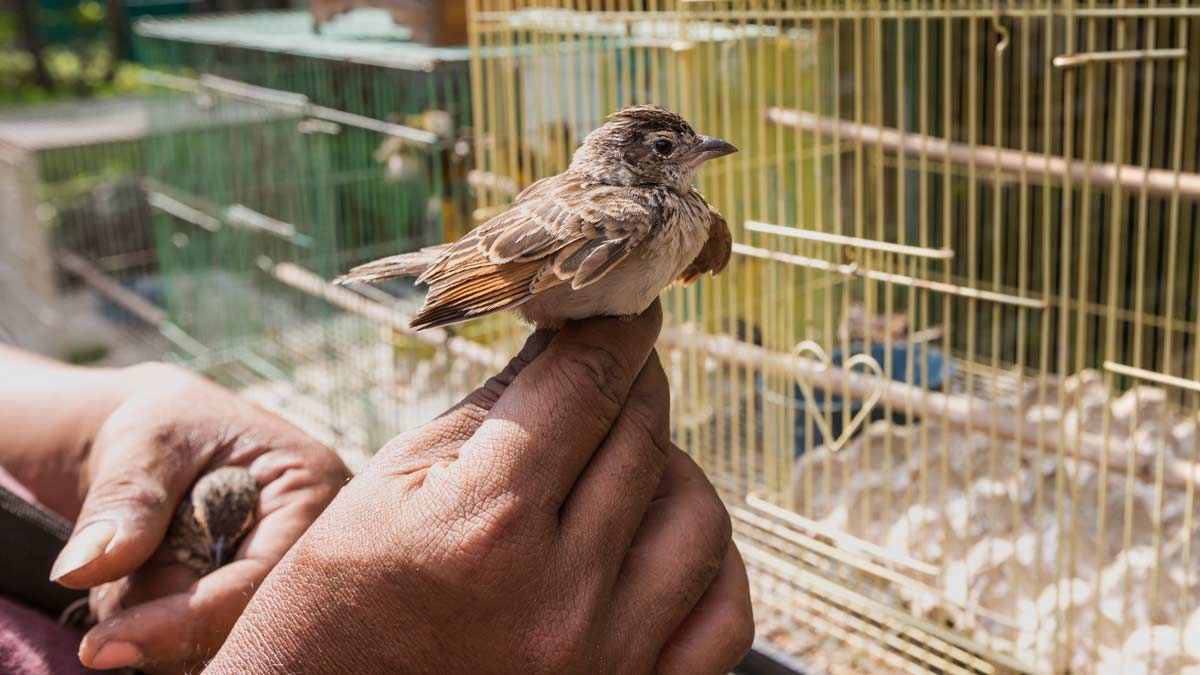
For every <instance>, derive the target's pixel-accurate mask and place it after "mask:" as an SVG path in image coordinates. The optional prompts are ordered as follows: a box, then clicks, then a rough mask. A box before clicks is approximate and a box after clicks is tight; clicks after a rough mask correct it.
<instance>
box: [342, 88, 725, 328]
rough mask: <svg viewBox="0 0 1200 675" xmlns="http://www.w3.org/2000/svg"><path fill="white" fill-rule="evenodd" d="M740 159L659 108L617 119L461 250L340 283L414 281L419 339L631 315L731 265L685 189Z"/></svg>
mask: <svg viewBox="0 0 1200 675" xmlns="http://www.w3.org/2000/svg"><path fill="white" fill-rule="evenodd" d="M736 151H737V148H735V147H733V145H731V144H729V143H727V142H725V141H723V140H720V139H716V138H710V137H708V136H702V135H700V134H697V133H696V132H695V131H694V130H693V129H692V127H691V125H690V124H688V123H687V121H686V120H684V119H683V118H682V117H680V116H679V115H677V114H675V113H673V112H671V111H669V110H667V109H665V108H661V107H659V106H654V105H638V106H633V107H630V108H625V109H623V110H620V111H618V112H616V113H614V114H613V115H612V116H611V117H610V118H609V121H608V123H606V124H605V125H603V126H601V127H600V128H598V129H596V130H595V131H593V132H592V133H590V134H589V135H588V137H587V138H586V139H585V140H584V142H583V145H581V146H580V147H579V149H578V150H576V151H575V156H574V158H573V159H572V161H571V165H570V167H568V169H567V170H566V171H564V172H563V173H561V174H559V175H557V176H551V177H549V178H545V179H542V180H540V181H538V182H536V183H534V184H533V185H530V186H529V187H527V188H526V189H525V190H524V191H522V192H521V194H519V195H517V198H516V200H515V201H514V202H513V204H512V205H511V206H510V207H509V208H508V210H506V211H504V212H503V213H501V214H499V215H497V216H495V217H494V218H492V219H491V220H489V221H487V222H486V223H484V224H483V225H480V226H479V227H477V228H475V229H474V230H472V231H471V232H469V233H467V234H466V235H465V236H464V237H463V238H462V239H459V240H458V241H456V242H453V243H449V244H442V245H440V246H433V247H429V248H425V249H422V250H420V251H416V252H413V253H405V254H401V255H396V256H390V257H387V258H382V259H380V260H376V261H374V262H370V263H367V264H365V265H361V266H359V267H356V268H354V269H352V270H351V271H350V272H349V273H348V274H346V275H344V276H342V277H340V278H338V279H337V282H338V283H342V284H345V283H352V282H364V283H373V282H378V281H384V280H386V279H394V278H397V277H407V276H416V277H417V282H418V283H424V284H427V285H428V286H429V292H428V294H427V295H426V298H425V304H424V305H423V306H422V307H421V309H420V311H419V312H418V313H417V315H416V316H415V317H414V318H413V320H412V327H413V328H417V329H421V328H431V327H435V326H446V325H450V324H455V323H459V322H462V321H467V320H470V319H473V318H475V317H479V316H483V315H485V314H491V313H492V312H498V311H501V310H506V309H517V310H518V311H519V312H520V314H521V316H522V317H524V318H525V319H526V320H527V321H529V322H531V323H533V324H535V325H537V326H539V327H541V328H551V329H553V328H557V327H559V326H561V325H562V323H563V322H564V321H567V320H571V319H583V318H587V317H591V316H632V315H636V314H639V313H641V312H642V311H644V310H645V309H646V308H647V307H649V306H650V304H651V303H652V302H653V301H654V299H655V298H656V297H658V294H659V293H661V292H662V290H663V289H664V288H666V287H667V286H669V285H671V284H672V283H676V282H679V283H685V284H686V283H691V282H693V281H695V280H696V279H697V278H699V277H700V276H701V275H703V274H704V273H705V272H709V273H712V274H717V273H718V272H720V271H721V270H722V269H724V268H725V265H726V264H727V263H728V262H729V256H730V251H731V249H732V237H731V236H730V232H729V226H728V225H727V224H726V223H725V219H724V218H723V217H722V216H721V214H720V213H718V212H717V211H716V209H714V208H713V207H711V206H710V205H709V204H708V202H706V201H705V200H704V197H703V196H701V194H700V193H699V192H698V191H697V190H696V189H695V188H694V187H693V186H692V181H693V179H694V178H695V176H696V172H697V171H698V170H699V169H700V166H701V165H702V164H703V163H704V162H706V161H708V160H710V159H714V158H717V157H723V156H725V155H728V154H731V153H733V152H736Z"/></svg>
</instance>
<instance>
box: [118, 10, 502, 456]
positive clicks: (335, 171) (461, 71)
mask: <svg viewBox="0 0 1200 675" xmlns="http://www.w3.org/2000/svg"><path fill="white" fill-rule="evenodd" d="M364 16H365V18H366V19H367V20H366V21H364V20H363V18H364ZM378 18H379V17H377V16H375V13H373V12H369V11H368V12H355V13H352V14H350V15H347V16H345V17H340V18H339V19H337V20H336V21H334V22H333V23H332V24H329V25H326V26H324V27H323V29H322V31H321V34H320V35H314V34H313V33H312V28H311V24H310V19H309V18H308V16H307V14H305V13H302V12H269V13H258V14H249V15H219V16H212V17H201V18H189V19H180V20H169V21H147V22H142V23H139V25H138V26H137V33H138V48H139V53H140V54H142V56H143V59H144V60H145V61H146V62H148V63H149V64H151V65H152V66H153V67H154V70H153V71H152V72H150V73H149V74H147V75H146V78H145V79H146V81H147V83H148V84H149V85H150V86H151V87H152V91H151V92H150V93H149V94H147V96H146V100H147V103H146V108H147V118H148V126H149V129H150V134H149V139H148V141H147V143H146V152H145V163H146V180H145V190H146V201H147V203H148V204H149V207H150V209H151V211H152V213H153V214H154V215H153V217H154V224H155V227H154V231H155V244H156V251H157V263H158V265H159V267H160V269H161V279H162V281H161V286H162V288H161V296H162V305H163V309H164V311H165V317H166V324H167V325H169V326H170V330H171V331H173V332H175V333H178V334H180V335H183V336H186V340H187V341H188V344H189V345H190V346H192V347H194V349H192V350H191V353H189V354H186V355H185V358H186V360H187V362H188V363H189V364H190V365H192V366H193V367H195V368H197V369H199V370H202V371H204V372H206V373H208V374H209V375H211V376H213V377H214V378H216V379H218V380H220V381H222V382H225V383H226V384H230V385H232V386H234V387H236V388H238V389H239V390H241V391H243V392H244V393H245V394H246V395H248V396H250V397H251V398H253V399H255V400H259V401H260V402H263V403H266V404H268V405H269V406H271V407H273V408H275V409H276V410H278V411H280V412H282V413H283V414H284V415H286V416H287V417H289V418H290V419H292V420H294V421H296V422H297V423H299V424H301V425H302V426H304V427H305V428H306V429H308V430H309V431H310V432H312V433H314V434H315V435H317V436H318V437H319V438H321V439H323V440H325V441H327V442H328V443H329V444H330V445H332V446H334V447H336V448H338V449H339V450H340V451H342V453H343V456H346V457H348V458H350V460H351V461H352V462H354V461H356V460H361V459H362V458H364V457H366V456H367V455H368V454H369V452H371V451H373V450H375V449H377V448H379V447H380V446H381V445H382V444H383V443H385V442H386V441H387V440H388V439H390V438H391V437H392V436H394V435H395V434H397V433H399V432H400V431H402V430H404V429H406V428H410V427H412V426H415V425H416V424H418V423H420V422H423V421H426V420H428V419H430V418H431V417H433V416H434V415H435V414H436V413H438V412H441V411H442V410H444V409H445V408H446V407H448V406H450V405H451V404H453V403H454V402H456V401H457V400H458V399H459V398H461V397H462V396H463V395H465V393H466V392H467V391H469V390H470V389H471V388H472V387H474V386H475V385H476V384H478V382H479V381H481V380H482V379H483V378H484V377H486V375H487V374H491V373H492V372H494V371H495V370H496V369H498V368H499V367H501V366H502V365H503V358H502V356H501V355H502V354H506V353H508V352H510V351H513V350H514V349H515V346H513V345H512V344H510V343H511V342H512V341H513V340H515V339H516V333H515V331H514V329H513V325H514V324H513V322H512V321H511V320H505V319H498V320H495V321H491V322H486V323H483V324H480V325H475V326H471V327H468V328H466V329H464V330H463V331H461V332H460V333H461V334H453V335H452V334H448V333H447V332H446V331H440V332H438V331H435V332H433V333H420V334H415V335H414V334H413V333H412V331H411V330H410V329H409V328H408V326H407V319H406V316H411V314H412V313H413V311H414V310H415V308H416V304H414V303H416V302H417V300H419V298H417V297H415V294H414V293H413V291H412V288H411V286H410V285H406V284H403V283H398V284H395V285H393V287H392V288H391V289H389V290H392V291H394V293H392V294H388V293H384V292H382V291H373V289H369V288H368V289H357V290H349V289H344V288H339V287H335V286H333V285H332V283H331V281H332V279H333V278H334V277H335V276H337V274H339V273H341V272H344V271H346V270H347V269H349V268H350V267H352V266H353V265H355V264H358V263H361V262H365V261H367V260H370V259H373V258H376V257H380V256H382V255H386V254H391V253H395V252H398V251H403V250H408V249H413V248H417V247H419V246H421V245H427V244H430V243H434V242H440V241H443V240H444V239H446V238H447V237H454V236H457V235H458V234H460V233H461V232H462V231H464V225H463V223H464V222H465V221H466V220H468V219H469V218H470V217H471V216H470V210H471V209H473V208H474V207H473V204H471V203H470V202H469V201H468V197H469V190H468V184H469V180H468V173H469V171H470V166H471V165H470V161H471V159H472V152H471V149H470V143H471V136H470V128H471V127H470V117H469V112H470V111H469V106H468V105H467V102H466V100H465V98H464V97H465V96H466V76H467V66H468V63H469V60H468V55H469V53H468V51H467V49H466V48H465V47H460V48H431V47H426V46H423V45H417V44H413V43H411V42H409V41H408V40H407V35H406V33H405V32H404V31H403V30H402V29H400V28H397V27H395V26H394V25H393V24H392V22H391V21H390V19H387V18H386V16H384V17H383V18H384V19H385V20H384V21H382V22H379V21H374V20H373V19H378Z"/></svg>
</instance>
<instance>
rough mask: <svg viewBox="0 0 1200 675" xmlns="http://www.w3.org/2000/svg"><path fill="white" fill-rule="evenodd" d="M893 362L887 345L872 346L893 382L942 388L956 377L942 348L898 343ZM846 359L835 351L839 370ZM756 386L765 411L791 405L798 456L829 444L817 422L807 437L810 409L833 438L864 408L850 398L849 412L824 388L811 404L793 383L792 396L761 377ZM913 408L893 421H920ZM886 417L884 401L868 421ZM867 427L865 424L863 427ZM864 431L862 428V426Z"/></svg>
mask: <svg viewBox="0 0 1200 675" xmlns="http://www.w3.org/2000/svg"><path fill="white" fill-rule="evenodd" d="M864 351H865V350H864V349H863V343H861V342H858V343H853V344H851V345H850V350H849V355H850V356H854V355H855V354H862V353H864ZM891 351H892V354H891V363H890V364H889V363H888V361H887V345H885V344H884V343H882V342H873V343H871V345H870V355H871V358H873V359H875V360H876V361H878V362H879V367H880V368H881V369H883V370H884V371H890V375H891V378H892V380H894V381H896V382H904V383H906V384H911V385H913V386H917V387H921V388H923V389H930V390H934V389H940V388H941V387H942V384H943V383H944V382H945V381H946V379H947V378H949V377H951V376H953V374H954V364H953V361H952V360H951V359H950V358H949V357H948V356H947V355H946V353H945V352H943V351H941V350H940V349H934V348H932V347H926V346H924V345H920V344H916V345H914V344H909V343H907V342H896V343H893V344H892V347H891ZM910 357H911V358H912V359H913V364H912V372H911V373H910V372H909V365H908V362H909V359H910ZM843 358H844V353H843V350H842V349H841V348H838V349H835V350H834V351H833V353H832V355H831V356H830V360H832V361H833V365H834V366H835V367H840V366H841V365H842V361H843ZM855 372H862V369H861V368H855ZM755 379H756V385H757V387H758V391H759V394H760V395H761V396H762V403H763V409H764V412H766V411H767V409H769V408H771V407H775V408H776V409H778V410H779V411H780V412H784V411H785V410H786V407H788V406H790V407H791V408H792V410H793V411H794V413H795V437H796V456H797V457H799V456H800V455H802V454H804V452H805V450H807V449H808V448H809V447H814V448H815V447H817V446H819V445H822V444H823V443H825V442H826V439H825V437H824V434H823V433H822V432H821V428H820V427H819V426H818V425H817V423H816V422H813V423H812V438H811V439H810V438H808V437H807V433H806V432H807V430H806V429H805V426H806V423H805V413H806V411H807V410H808V407H809V406H810V405H811V406H814V409H813V411H812V413H813V415H814V416H815V415H825V416H826V418H827V419H828V421H829V432H830V433H831V434H833V436H834V438H837V437H838V436H841V435H842V430H843V429H844V428H845V424H846V423H847V422H848V421H849V420H851V419H853V418H854V416H855V415H856V414H858V411H859V410H861V409H862V401H859V400H856V399H851V400H850V409H849V411H847V410H846V400H845V399H844V397H842V396H841V395H840V394H837V393H835V392H827V391H825V390H823V389H818V388H816V387H814V388H813V390H812V393H813V400H812V401H811V402H810V401H808V400H807V399H806V398H805V396H804V392H803V391H801V389H800V386H799V385H797V384H795V383H793V384H792V385H791V387H790V390H791V391H790V395H789V394H788V393H784V392H781V391H778V390H777V389H775V388H772V387H768V386H766V385H765V383H764V381H763V379H762V375H761V374H760V375H758V376H756V378H755ZM917 408H918V407H917V406H914V411H913V414H912V415H908V414H906V413H905V411H904V410H896V409H893V410H892V421H893V422H895V423H897V424H911V423H913V422H916V421H918V419H919V418H918V417H917V415H916V413H917V412H919V410H918V409H917ZM884 414H885V411H884V405H883V403H882V402H880V403H876V404H875V408H874V409H873V410H871V413H870V417H869V420H872V421H873V420H881V419H883V417H884ZM864 426H865V424H864ZM860 430H861V427H860Z"/></svg>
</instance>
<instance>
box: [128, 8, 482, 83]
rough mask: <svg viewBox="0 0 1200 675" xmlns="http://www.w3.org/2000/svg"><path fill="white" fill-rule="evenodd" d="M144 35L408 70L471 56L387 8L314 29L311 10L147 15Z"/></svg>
mask: <svg viewBox="0 0 1200 675" xmlns="http://www.w3.org/2000/svg"><path fill="white" fill-rule="evenodd" d="M135 30H136V31H137V33H138V35H140V36H142V37H145V38H157V39H160V40H172V41H178V42H190V43H196V44H207V45H219V46H225V47H240V48H243V49H254V50H261V51H269V52H278V53H286V54H292V55H295V56H305V57H309V58H313V59H328V60H334V61H349V62H354V63H360V64H365V65H374V66H382V67H386V68H397V69H403V70H433V69H435V68H436V67H438V65H439V64H442V63H452V62H462V61H467V60H468V59H470V50H469V49H467V48H466V47H465V46H463V47H430V46H427V45H422V44H417V43H414V42H412V41H411V35H412V34H411V31H410V30H409V29H407V28H405V27H403V26H398V25H396V24H395V23H394V22H393V21H392V17H391V15H390V14H388V13H387V12H386V11H383V10H375V9H358V10H355V11H353V12H349V13H347V14H344V15H342V16H339V17H337V18H336V19H334V20H332V21H330V22H329V23H327V24H325V25H324V26H322V28H321V31H320V32H314V31H313V25H312V17H311V15H310V14H309V13H308V12H306V11H272V12H250V13H242V14H218V15H212V16H200V17H185V18H175V19H159V18H147V19H143V20H141V21H139V22H138V23H137V25H136V27H135Z"/></svg>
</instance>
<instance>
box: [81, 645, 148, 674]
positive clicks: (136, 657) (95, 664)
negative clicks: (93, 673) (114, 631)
mask: <svg viewBox="0 0 1200 675" xmlns="http://www.w3.org/2000/svg"><path fill="white" fill-rule="evenodd" d="M141 662H142V652H141V651H140V650H138V648H137V647H135V646H133V645H132V644H130V643H128V642H109V643H107V644H105V645H104V646H102V647H101V648H100V651H98V652H96V655H95V656H93V657H92V663H91V664H90V665H89V666H88V667H89V668H92V669H94V670H112V669H114V668H124V667H126V666H135V665H137V664H139V663H141Z"/></svg>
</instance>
